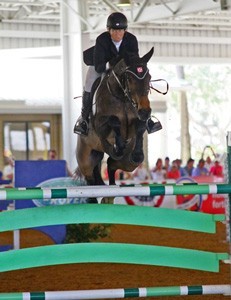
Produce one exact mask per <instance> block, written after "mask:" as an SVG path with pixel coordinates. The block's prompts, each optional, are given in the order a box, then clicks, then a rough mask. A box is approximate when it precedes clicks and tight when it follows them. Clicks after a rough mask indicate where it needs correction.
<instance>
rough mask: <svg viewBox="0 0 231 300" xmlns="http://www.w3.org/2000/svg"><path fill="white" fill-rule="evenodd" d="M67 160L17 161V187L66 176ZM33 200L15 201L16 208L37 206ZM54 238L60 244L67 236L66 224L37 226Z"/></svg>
mask: <svg viewBox="0 0 231 300" xmlns="http://www.w3.org/2000/svg"><path fill="white" fill-rule="evenodd" d="M66 176H67V169H66V161H64V160H44V161H43V160H38V161H32V160H31V161H15V187H17V188H18V187H28V188H30V187H31V188H33V187H36V186H39V185H40V186H41V185H42V182H44V181H45V182H46V181H47V180H49V179H52V178H57V177H62V178H63V177H66ZM36 206H37V205H36V203H35V202H34V201H33V200H18V201H15V208H16V209H22V208H29V207H36ZM40 206H41V205H40ZM35 229H36V230H40V231H42V232H43V233H45V234H47V235H48V236H50V237H51V238H52V240H53V241H54V242H55V243H57V244H60V243H62V242H63V240H64V239H65V236H66V226H65V225H55V226H43V227H37V228H35Z"/></svg>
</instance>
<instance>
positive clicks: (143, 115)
mask: <svg viewBox="0 0 231 300" xmlns="http://www.w3.org/2000/svg"><path fill="white" fill-rule="evenodd" d="M153 52H154V49H153V48H152V49H151V50H150V51H149V52H148V53H146V54H145V55H144V56H143V57H134V56H133V57H132V56H129V57H127V58H125V62H126V65H127V67H126V70H125V72H124V77H123V86H124V89H125V93H126V96H127V98H128V99H129V100H130V101H131V102H132V104H133V105H134V107H135V108H136V109H137V113H138V117H139V119H140V120H142V121H146V120H147V119H148V118H149V116H150V113H151V108H150V102H149V98H148V94H149V91H150V80H151V75H150V74H149V70H148V67H147V63H148V61H149V60H150V58H151V57H152V55H153Z"/></svg>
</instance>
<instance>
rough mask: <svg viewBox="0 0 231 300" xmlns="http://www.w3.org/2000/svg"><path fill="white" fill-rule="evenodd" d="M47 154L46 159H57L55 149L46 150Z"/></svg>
mask: <svg viewBox="0 0 231 300" xmlns="http://www.w3.org/2000/svg"><path fill="white" fill-rule="evenodd" d="M47 154H48V157H47V159H48V160H56V159H57V152H56V150H54V149H50V150H48V153H47Z"/></svg>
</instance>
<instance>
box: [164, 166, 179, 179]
mask: <svg viewBox="0 0 231 300" xmlns="http://www.w3.org/2000/svg"><path fill="white" fill-rule="evenodd" d="M180 177H181V176H180V170H179V169H178V167H177V164H176V162H173V163H172V166H171V169H170V170H169V171H168V172H167V178H168V179H178V178H180Z"/></svg>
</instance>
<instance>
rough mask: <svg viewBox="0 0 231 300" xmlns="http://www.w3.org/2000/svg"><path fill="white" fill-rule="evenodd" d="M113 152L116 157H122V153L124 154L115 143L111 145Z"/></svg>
mask: <svg viewBox="0 0 231 300" xmlns="http://www.w3.org/2000/svg"><path fill="white" fill-rule="evenodd" d="M113 152H114V155H115V156H116V157H117V158H118V159H120V158H122V157H123V155H124V151H123V149H122V148H119V147H117V146H116V145H114V146H113Z"/></svg>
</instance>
